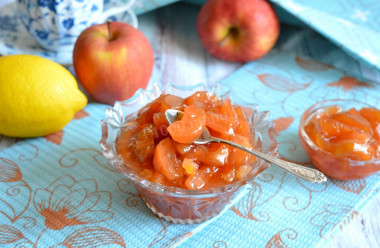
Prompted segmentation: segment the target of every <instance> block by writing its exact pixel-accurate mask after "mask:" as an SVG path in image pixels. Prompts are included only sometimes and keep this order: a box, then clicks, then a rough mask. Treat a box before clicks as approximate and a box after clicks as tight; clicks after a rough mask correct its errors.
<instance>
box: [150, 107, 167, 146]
mask: <svg viewBox="0 0 380 248" xmlns="http://www.w3.org/2000/svg"><path fill="white" fill-rule="evenodd" d="M153 122H154V126H155V127H156V130H157V138H156V139H157V140H162V139H163V138H166V137H168V136H169V132H168V127H169V123H168V121H167V120H166V117H165V114H164V113H161V112H158V113H154V115H153Z"/></svg>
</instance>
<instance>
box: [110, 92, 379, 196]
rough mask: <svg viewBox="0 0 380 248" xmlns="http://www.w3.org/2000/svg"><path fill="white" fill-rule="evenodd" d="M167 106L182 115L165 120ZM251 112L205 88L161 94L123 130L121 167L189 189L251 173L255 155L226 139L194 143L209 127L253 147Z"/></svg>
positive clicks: (119, 141) (118, 142) (118, 146)
mask: <svg viewBox="0 0 380 248" xmlns="http://www.w3.org/2000/svg"><path fill="white" fill-rule="evenodd" d="M167 109H178V110H180V111H183V112H184V115H183V117H182V119H181V120H179V121H176V122H174V123H172V124H171V125H169V123H168V122H167V120H166V118H165V111H166V110H167ZM252 114H253V111H252V110H251V109H247V108H243V107H241V106H236V105H233V104H232V102H231V100H230V99H228V98H227V99H225V100H222V99H221V98H220V97H218V96H217V95H215V94H213V93H210V92H206V91H199V92H196V93H194V94H193V95H191V96H189V97H187V98H185V99H183V98H180V97H177V96H174V95H161V96H160V97H158V98H157V99H156V100H154V101H153V102H151V103H149V104H148V105H146V106H144V107H143V108H142V109H141V110H140V111H139V112H138V113H137V114H136V117H134V118H132V119H130V120H129V122H128V125H127V126H128V127H127V128H123V129H121V132H120V135H119V136H118V138H117V140H116V149H117V152H118V153H119V154H120V157H121V158H122V159H123V161H124V163H125V166H128V167H130V168H131V169H132V170H133V171H134V172H135V173H136V174H137V175H139V176H140V177H142V178H144V179H146V180H149V181H151V182H154V183H159V184H162V185H165V186H172V187H178V188H184V189H191V190H199V189H206V188H211V187H219V186H223V185H226V184H229V183H232V182H234V181H237V180H240V179H243V178H244V177H246V176H247V175H249V173H251V172H252V170H253V169H254V168H255V165H256V163H257V159H256V157H254V156H252V155H249V154H248V153H246V152H243V151H241V150H238V149H236V148H234V147H231V146H229V145H225V144H220V143H210V144H205V145H196V144H194V143H193V142H194V141H195V140H196V139H197V138H198V137H199V136H200V135H201V133H202V131H203V130H204V128H206V127H207V128H208V130H209V131H210V133H211V134H212V135H213V136H215V137H218V138H222V139H227V140H230V141H234V142H236V143H238V144H240V145H243V146H245V147H248V148H252V149H253V148H254V144H253V137H254V134H253V131H252V127H251V125H250V122H249V121H248V118H247V117H248V116H251V115H252ZM363 139H364V137H363ZM378 150H380V149H378Z"/></svg>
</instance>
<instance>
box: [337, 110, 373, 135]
mask: <svg viewBox="0 0 380 248" xmlns="http://www.w3.org/2000/svg"><path fill="white" fill-rule="evenodd" d="M331 119H333V120H336V121H339V122H341V123H344V124H347V125H349V126H352V127H357V128H360V129H361V130H363V131H364V132H367V133H369V134H371V135H372V129H371V125H370V124H369V122H368V121H367V120H366V119H365V118H364V117H363V116H361V115H359V113H358V112H357V111H352V110H349V111H348V112H342V113H337V114H334V115H332V116H331Z"/></svg>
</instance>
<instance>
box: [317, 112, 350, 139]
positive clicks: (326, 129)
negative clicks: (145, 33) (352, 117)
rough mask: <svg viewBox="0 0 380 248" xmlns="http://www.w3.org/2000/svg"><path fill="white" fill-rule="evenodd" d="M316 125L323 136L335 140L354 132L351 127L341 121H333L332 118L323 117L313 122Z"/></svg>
mask: <svg viewBox="0 0 380 248" xmlns="http://www.w3.org/2000/svg"><path fill="white" fill-rule="evenodd" d="M313 122H314V124H315V125H316V126H317V127H318V129H319V130H320V131H321V134H322V135H323V137H325V138H327V139H328V138H334V137H337V136H340V135H344V134H346V133H349V132H351V131H352V128H353V127H351V126H349V125H347V124H344V123H342V122H340V121H337V120H333V119H330V118H326V117H322V118H319V119H315V120H313Z"/></svg>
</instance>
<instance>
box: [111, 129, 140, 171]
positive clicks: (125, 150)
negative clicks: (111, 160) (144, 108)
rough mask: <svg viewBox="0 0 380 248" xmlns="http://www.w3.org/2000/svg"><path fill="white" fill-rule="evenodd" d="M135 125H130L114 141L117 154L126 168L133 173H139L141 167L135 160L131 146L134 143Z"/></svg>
mask: <svg viewBox="0 0 380 248" xmlns="http://www.w3.org/2000/svg"><path fill="white" fill-rule="evenodd" d="M136 130H137V125H134V126H133V125H132V126H130V127H128V128H126V129H124V130H123V132H121V134H120V136H119V137H118V138H117V139H116V144H115V145H116V149H117V153H118V154H120V156H121V158H122V159H123V162H124V164H125V165H126V166H128V167H130V168H131V169H133V170H135V171H140V170H141V169H142V165H141V164H140V162H139V161H138V160H137V159H136V157H135V155H134V152H133V149H132V146H133V144H134V143H135V134H136Z"/></svg>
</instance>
